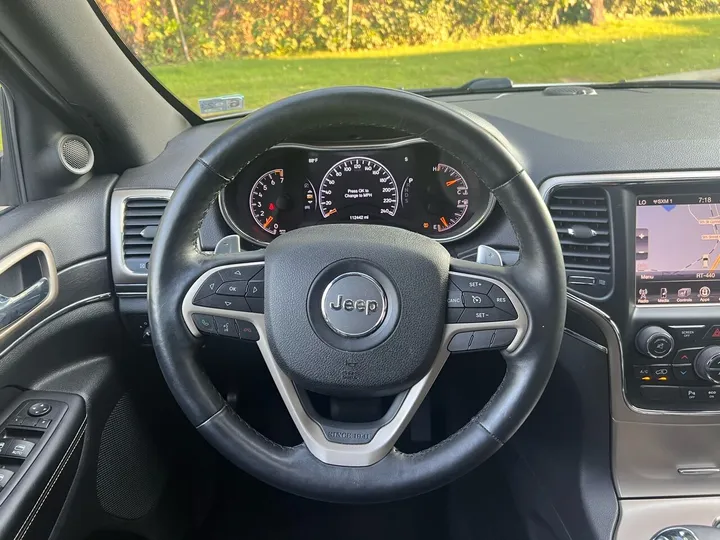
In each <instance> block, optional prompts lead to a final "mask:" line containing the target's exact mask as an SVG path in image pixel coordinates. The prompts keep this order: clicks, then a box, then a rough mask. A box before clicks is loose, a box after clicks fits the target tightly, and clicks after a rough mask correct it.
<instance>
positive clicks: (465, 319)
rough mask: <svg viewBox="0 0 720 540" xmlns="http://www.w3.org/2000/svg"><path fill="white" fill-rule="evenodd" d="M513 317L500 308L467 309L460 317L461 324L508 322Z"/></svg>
mask: <svg viewBox="0 0 720 540" xmlns="http://www.w3.org/2000/svg"><path fill="white" fill-rule="evenodd" d="M510 319H511V317H510V315H508V314H507V313H505V312H504V311H502V310H501V309H498V308H494V307H492V308H485V309H470V308H468V309H466V310H465V311H463V314H462V315H461V316H460V320H459V322H460V323H478V322H495V321H507V320H510Z"/></svg>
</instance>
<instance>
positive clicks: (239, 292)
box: [217, 281, 248, 296]
mask: <svg viewBox="0 0 720 540" xmlns="http://www.w3.org/2000/svg"><path fill="white" fill-rule="evenodd" d="M247 284H248V282H247V281H228V282H227V283H223V284H222V285H220V287H218V290H217V294H219V295H220V296H245V291H246V290H247Z"/></svg>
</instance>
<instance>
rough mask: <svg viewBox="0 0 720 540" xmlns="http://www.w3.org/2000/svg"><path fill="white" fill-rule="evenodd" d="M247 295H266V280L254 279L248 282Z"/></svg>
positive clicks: (253, 296) (252, 296) (258, 296)
mask: <svg viewBox="0 0 720 540" xmlns="http://www.w3.org/2000/svg"><path fill="white" fill-rule="evenodd" d="M246 295H247V296H249V297H251V298H262V297H263V296H265V282H264V281H258V280H256V279H253V280H252V281H250V283H248V286H247V293H246Z"/></svg>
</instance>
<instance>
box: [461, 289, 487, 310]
mask: <svg viewBox="0 0 720 540" xmlns="http://www.w3.org/2000/svg"><path fill="white" fill-rule="evenodd" d="M462 305H463V306H465V307H467V308H486V307H493V303H492V302H491V301H490V298H489V297H487V296H486V295H484V294H478V293H469V292H464V293H462Z"/></svg>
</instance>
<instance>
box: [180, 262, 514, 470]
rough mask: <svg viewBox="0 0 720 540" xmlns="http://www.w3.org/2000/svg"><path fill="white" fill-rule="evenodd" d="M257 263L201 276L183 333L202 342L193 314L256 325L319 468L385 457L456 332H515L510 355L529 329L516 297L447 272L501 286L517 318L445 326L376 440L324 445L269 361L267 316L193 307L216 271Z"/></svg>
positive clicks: (189, 297) (186, 303) (186, 306)
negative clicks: (433, 351) (320, 464)
mask: <svg viewBox="0 0 720 540" xmlns="http://www.w3.org/2000/svg"><path fill="white" fill-rule="evenodd" d="M258 264H261V261H257V262H251V263H244V264H231V265H225V266H218V267H216V268H213V269H212V270H208V271H207V272H205V273H204V274H203V275H202V276H200V277H199V278H198V279H197V280H196V281H195V283H194V284H193V285H192V286H191V287H190V289H189V290H188V291H187V293H186V294H185V297H184V298H183V302H182V316H183V320H184V321H185V324H186V325H187V328H188V329H189V330H190V332H191V333H192V334H193V335H194V336H196V337H200V336H201V335H202V334H201V333H200V332H199V331H198V330H197V328H196V327H195V324H194V322H193V320H192V314H193V313H201V314H207V315H218V316H222V317H228V318H232V319H236V320H244V321H248V322H251V323H252V324H253V325H255V328H256V329H257V331H258V334H259V336H260V339H259V340H258V341H257V344H258V347H259V349H260V352H261V354H262V356H263V359H264V360H265V364H266V365H267V368H268V370H269V371H270V375H271V376H272V378H273V381H274V382H275V385H276V386H277V389H278V391H279V392H280V396H281V397H282V399H283V402H284V403H285V406H286V407H287V409H288V412H289V413H290V416H291V417H292V419H293V422H294V423H295V426H296V427H297V429H298V431H299V432H300V435H301V437H302V439H303V441H304V442H305V444H306V445H307V447H308V449H309V450H310V452H311V453H312V454H313V455H314V456H315V457H316V458H317V459H319V460H320V461H322V462H323V463H327V464H328V465H337V466H350V467H364V466H368V465H372V464H374V463H377V462H378V461H380V460H381V459H382V458H383V457H385V456H386V455H387V454H388V453H389V452H390V451H391V450H392V448H393V446H394V444H395V442H396V441H397V440H398V438H399V437H400V435H401V434H402V432H403V430H404V429H405V428H406V427H407V425H408V424H409V423H410V420H411V419H412V417H413V415H414V414H415V411H416V410H417V409H418V407H419V406H420V404H421V403H422V401H423V399H424V398H425V396H426V395H427V393H428V391H429V390H430V388H431V387H432V384H433V383H434V382H435V379H436V378H437V376H438V374H439V373H440V370H441V369H442V367H443V366H444V365H445V362H446V360H447V358H448V356H450V353H449V352H448V344H449V343H450V341H451V340H452V338H453V337H454V336H455V335H456V334H458V333H460V332H472V331H475V330H491V329H498V328H514V329H516V330H517V334H516V336H515V338H514V339H513V341H512V342H511V343H510V345H509V346H508V347H507V350H508V351H510V352H512V351H514V350H516V349H517V347H518V346H519V344H520V343H521V342H522V340H523V338H524V337H525V334H526V332H527V329H528V317H527V313H526V311H525V308H524V306H523V304H522V302H521V301H520V299H519V298H518V297H517V295H516V294H515V293H514V292H513V291H512V290H511V289H510V288H509V287H508V286H507V285H506V284H504V283H502V282H500V281H498V280H495V279H492V278H488V277H485V276H482V275H481V274H477V275H475V274H465V273H460V272H451V273H450V275H457V276H465V277H481V278H482V279H483V280H485V281H488V282H490V283H493V284H494V285H497V286H498V287H500V288H501V289H502V290H503V291H504V292H505V293H506V294H507V295H508V298H509V299H510V301H511V302H512V304H513V306H514V308H515V310H516V311H517V313H518V316H517V318H516V319H515V320H512V321H498V322H487V323H469V324H446V325H445V328H444V331H443V337H442V341H441V346H440V350H439V351H438V354H437V356H436V357H435V360H434V361H433V363H432V366H431V368H430V370H429V372H428V373H427V374H426V375H425V376H424V377H423V378H422V379H421V380H420V381H418V382H417V383H415V385H413V386H412V387H411V388H410V389H409V390H407V395H406V396H405V398H404V399H403V401H402V404H400V406H399V407H398V410H397V412H396V414H395V415H394V417H393V418H392V419H391V420H390V421H389V422H387V423H386V424H385V425H383V426H382V427H380V428H379V429H378V430H377V432H376V433H375V435H374V436H373V437H372V438H371V439H370V440H369V441H368V442H367V443H363V444H342V443H337V442H331V441H328V440H327V438H326V437H325V434H324V432H323V430H322V428H321V427H320V425H319V423H318V421H317V420H315V419H313V418H312V417H311V416H310V415H309V414H308V412H307V411H306V410H305V408H304V407H303V404H302V400H301V398H300V396H299V395H298V391H297V389H296V387H295V385H294V383H293V382H292V380H291V379H290V378H289V377H287V375H285V373H284V372H283V371H282V370H281V369H280V368H279V366H278V363H277V361H276V360H275V358H274V357H273V354H272V352H271V350H270V346H269V344H268V340H267V333H266V330H265V317H264V315H263V314H261V313H249V312H244V311H228V310H224V309H217V308H209V307H202V306H196V305H193V298H194V297H195V294H196V293H197V291H198V290H199V289H200V287H201V286H202V284H203V283H204V282H205V280H206V279H207V278H208V277H210V276H211V275H212V274H214V273H216V272H218V271H219V270H223V269H227V268H237V267H241V266H252V265H258Z"/></svg>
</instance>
